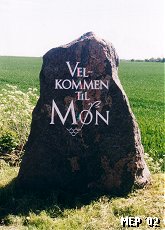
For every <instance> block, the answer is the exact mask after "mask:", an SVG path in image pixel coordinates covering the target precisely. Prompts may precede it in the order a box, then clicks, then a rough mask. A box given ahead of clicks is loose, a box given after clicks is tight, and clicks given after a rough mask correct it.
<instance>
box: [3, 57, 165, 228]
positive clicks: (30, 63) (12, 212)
mask: <svg viewBox="0 0 165 230" xmlns="http://www.w3.org/2000/svg"><path fill="white" fill-rule="evenodd" d="M41 65H42V59H41V58H23V57H0V83H1V84H0V93H1V92H2V90H3V89H4V88H6V84H11V85H16V86H17V87H18V89H19V90H21V91H23V92H26V93H27V92H28V93H29V91H28V88H34V87H36V88H38V89H39V77H38V76H39V71H40V68H41ZM163 74H164V65H163V64H162V63H143V62H125V61H123V62H121V63H120V67H119V77H120V80H121V82H122V84H123V86H124V89H125V91H126V93H127V96H128V98H129V101H130V104H131V107H132V109H133V112H134V114H135V116H136V118H137V120H138V123H139V126H140V129H141V133H142V142H143V145H144V148H145V152H147V153H148V154H149V155H150V156H151V157H152V158H150V161H151V160H152V159H154V161H153V162H150V167H151V166H152V167H154V166H155V165H156V162H160V163H161V159H162V158H163V150H164V149H163V137H164V135H163V108H164V107H163V103H164V98H163V90H164V83H163ZM16 92H17V94H18V96H20V98H19V100H20V101H19V103H20V104H19V105H20V106H21V104H23V101H24V98H25V99H27V98H26V97H25V96H26V95H25V94H21V93H20V92H18V91H17V90H16ZM28 93H27V94H28ZM11 96H12V95H11ZM21 98H22V101H21ZM13 100H14V99H13ZM14 103H18V102H17V101H13V105H15V104H14ZM33 103H34V102H33ZM6 104H7V103H6ZM34 104H35V103H34ZM12 109H14V107H13V108H12ZM16 110H17V108H16ZM16 112H17V111H16ZM18 113H19V111H18ZM5 119H6V118H5ZM28 119H29V117H28ZM30 119H31V118H30ZM161 164H162V163H161ZM162 166H163V164H162ZM18 170H19V168H18V167H11V166H9V165H8V164H7V163H5V162H4V161H3V160H0V229H4V230H5V229H6V230H10V229H12V230H19V229H27V230H35V229H41V230H45V229H48V230H52V229H54V230H56V229H57V230H68V229H69V230H70V229H71V230H72V229H73V230H85V229H86V230H87V229H88V230H96V229H97V230H99V229H101V230H104V229H110V230H111V229H112V230H118V229H123V230H124V229H135V228H122V227H121V224H120V218H121V217H122V216H139V217H141V218H142V220H143V222H142V224H141V226H140V228H137V229H139V230H146V229H154V228H151V227H149V226H148V225H147V224H146V221H145V218H146V217H149V216H150V217H158V218H160V219H161V223H160V227H159V228H157V229H163V221H162V219H163V183H164V181H163V174H162V173H160V172H159V173H155V174H153V175H152V183H151V185H148V187H147V188H145V189H140V190H137V191H133V192H132V193H131V194H129V195H128V196H127V197H123V198H120V197H118V198H112V197H108V196H103V197H100V198H98V199H96V200H94V201H92V202H91V203H89V204H84V202H81V200H79V198H76V199H77V200H76V206H77V207H76V208H73V207H72V208H69V207H67V205H66V206H63V205H60V204H57V194H56V193H51V194H49V196H47V195H45V196H40V195H41V194H21V193H19V194H17V191H16V190H15V189H14V187H13V184H14V182H13V181H12V180H13V179H14V178H15V177H16V176H17V173H18ZM153 171H154V170H153Z"/></svg>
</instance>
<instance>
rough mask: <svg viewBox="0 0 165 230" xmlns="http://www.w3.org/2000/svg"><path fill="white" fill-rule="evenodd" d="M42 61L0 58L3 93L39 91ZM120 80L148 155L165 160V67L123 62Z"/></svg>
mask: <svg viewBox="0 0 165 230" xmlns="http://www.w3.org/2000/svg"><path fill="white" fill-rule="evenodd" d="M41 65H42V59H41V58H31V57H26V58H23V57H0V83H1V84H0V90H1V89H2V88H4V87H5V85H6V84H12V85H17V86H18V88H19V89H20V90H23V91H25V92H26V91H27V89H28V88H29V87H32V88H33V87H36V88H38V89H39V71H40V68H41ZM119 77H120V80H121V82H122V84H123V86H124V89H125V91H126V93H127V96H128V98H129V101H130V104H131V107H132V109H133V112H134V114H135V116H136V118H137V121H138V123H139V126H140V129H141V133H142V142H143V145H144V149H145V152H146V153H148V154H149V155H150V156H152V157H153V159H154V160H159V159H163V147H164V146H163V142H165V140H164V135H163V112H164V97H163V95H164V94H163V93H164V92H163V91H164V64H163V63H153V62H152V63H149V62H125V61H123V62H121V63H120V66H119Z"/></svg>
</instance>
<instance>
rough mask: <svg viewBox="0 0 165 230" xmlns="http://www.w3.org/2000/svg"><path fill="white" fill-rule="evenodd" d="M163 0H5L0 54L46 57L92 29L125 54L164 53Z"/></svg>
mask: <svg viewBox="0 0 165 230" xmlns="http://www.w3.org/2000/svg"><path fill="white" fill-rule="evenodd" d="M164 28H165V1H164V0H0V55H1V56H2V55H7V56H43V55H44V54H45V53H46V52H47V51H48V50H50V49H51V48H54V47H57V46H60V45H63V44H66V43H69V42H71V41H72V40H75V39H76V38H78V37H80V36H81V35H82V34H84V33H86V32H89V31H93V32H94V33H95V34H97V35H98V36H100V37H102V38H104V39H106V40H109V41H110V42H112V43H113V45H114V47H115V48H116V51H117V53H118V55H119V57H120V58H125V59H131V58H135V59H144V58H150V57H163V56H165V47H164V43H165V42H164V41H165V32H164Z"/></svg>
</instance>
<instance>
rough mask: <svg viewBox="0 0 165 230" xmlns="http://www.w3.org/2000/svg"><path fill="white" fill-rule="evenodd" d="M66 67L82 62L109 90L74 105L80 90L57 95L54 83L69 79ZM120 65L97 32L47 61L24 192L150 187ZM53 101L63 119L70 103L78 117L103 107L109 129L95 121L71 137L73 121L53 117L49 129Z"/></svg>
mask: <svg viewBox="0 0 165 230" xmlns="http://www.w3.org/2000/svg"><path fill="white" fill-rule="evenodd" d="M67 61H69V62H70V63H71V65H72V68H74V66H75V64H76V62H80V65H81V66H83V67H85V68H86V70H87V71H88V72H89V73H90V74H89V78H90V79H91V80H96V79H101V80H103V81H104V80H108V81H109V89H108V90H107V89H105V88H104V89H102V90H100V89H89V90H87V91H88V98H89V99H90V100H88V101H87V100H85V101H76V94H75V92H76V89H67V90H60V89H56V90H55V89H54V84H55V83H54V82H55V79H71V76H70V73H69V70H68V66H67V65H66V62H67ZM118 65H119V58H118V56H117V54H116V51H115V49H114V47H113V45H112V44H111V43H109V42H107V41H105V40H104V39H100V38H98V37H97V36H96V35H95V34H94V33H93V32H89V33H86V34H84V35H83V36H81V37H80V38H79V39H77V40H75V41H73V42H71V43H69V44H67V45H63V46H60V47H57V48H53V49H51V50H50V51H48V52H47V53H46V54H45V55H44V57H43V65H42V69H41V72H40V98H39V100H38V102H37V105H36V107H35V108H34V111H33V114H32V124H31V132H30V135H29V138H28V141H27V143H26V146H25V154H24V157H23V160H22V164H21V168H20V171H19V175H18V178H17V181H18V184H19V185H20V186H21V187H23V188H29V189H40V190H42V189H60V190H62V191H67V192H71V193H73V194H83V193H87V192H89V191H102V192H105V193H110V194H124V193H127V192H129V191H131V189H132V187H133V186H136V187H144V186H145V185H146V184H147V183H148V182H149V181H150V173H149V171H148V168H147V166H146V163H145V161H144V150H143V146H142V144H141V137H140V131H139V128H138V125H137V122H136V119H135V117H134V115H133V113H132V111H131V108H130V105H129V102H128V98H127V96H126V94H125V92H124V90H123V87H122V85H121V83H120V80H119V78H118ZM73 79H74V77H73ZM52 99H54V101H55V102H56V104H57V105H58V108H59V109H60V111H61V114H63V116H64V114H65V113H66V111H67V108H68V106H69V104H70V102H71V101H72V100H73V101H74V105H75V110H76V112H79V111H80V110H81V111H82V110H87V109H89V102H91V103H93V102H95V101H101V104H100V107H99V108H98V111H99V112H100V113H101V114H103V115H105V111H109V124H108V125H107V124H105V122H103V121H101V120H100V123H99V125H95V122H94V121H92V122H91V123H90V124H89V125H84V126H83V128H82V129H81V130H80V131H79V132H78V133H77V134H76V135H75V136H72V135H71V133H70V132H69V131H68V128H69V127H70V125H71V123H72V118H71V116H70V115H69V116H68V119H67V120H66V123H65V124H64V125H63V124H62V122H61V121H60V119H59V116H58V114H57V113H55V115H54V121H55V124H54V125H51V124H50V120H51V112H52ZM95 110H96V108H93V110H92V113H93V114H95ZM71 127H73V126H71ZM78 127H79V126H78ZM73 129H74V127H73Z"/></svg>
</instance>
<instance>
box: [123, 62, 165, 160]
mask: <svg viewBox="0 0 165 230" xmlns="http://www.w3.org/2000/svg"><path fill="white" fill-rule="evenodd" d="M119 77H120V79H121V82H122V83H123V86H124V89H125V91H126V93H127V95H128V98H129V101H130V104H131V108H132V110H133V112H134V114H135V116H136V118H137V121H138V123H139V127H140V130H141V133H142V142H143V145H144V149H145V152H147V153H149V154H150V156H152V157H153V158H154V159H155V160H158V159H160V158H163V154H164V145H163V143H164V141H165V139H164V132H163V130H164V120H163V119H164V117H163V114H164V64H163V63H146V62H144V63H143V62H121V65H120V68H119Z"/></svg>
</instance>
